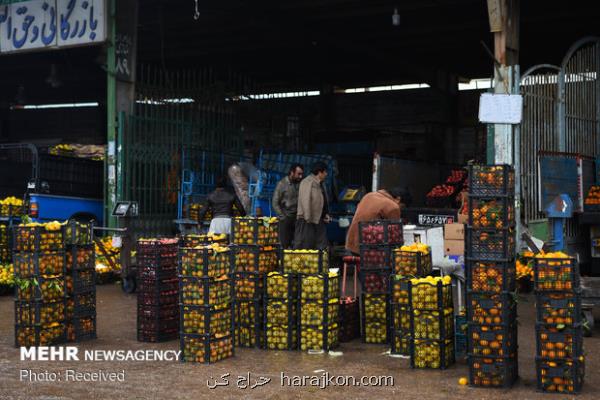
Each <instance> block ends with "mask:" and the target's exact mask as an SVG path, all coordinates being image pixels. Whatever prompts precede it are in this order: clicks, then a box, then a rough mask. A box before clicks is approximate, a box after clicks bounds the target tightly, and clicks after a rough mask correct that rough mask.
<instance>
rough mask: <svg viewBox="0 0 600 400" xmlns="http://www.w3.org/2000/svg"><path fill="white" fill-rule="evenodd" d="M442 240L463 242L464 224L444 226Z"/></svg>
mask: <svg viewBox="0 0 600 400" xmlns="http://www.w3.org/2000/svg"><path fill="white" fill-rule="evenodd" d="M444 239H450V240H465V225H464V224H446V225H444Z"/></svg>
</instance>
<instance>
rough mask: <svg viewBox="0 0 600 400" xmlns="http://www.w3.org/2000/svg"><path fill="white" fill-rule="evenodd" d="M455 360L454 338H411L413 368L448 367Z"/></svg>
mask: <svg viewBox="0 0 600 400" xmlns="http://www.w3.org/2000/svg"><path fill="white" fill-rule="evenodd" d="M454 362H455V354H454V338H451V339H446V340H423V339H411V340H410V367H411V368H418V369H446V368H448V367H449V366H451V365H452V364H454Z"/></svg>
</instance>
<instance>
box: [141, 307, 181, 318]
mask: <svg viewBox="0 0 600 400" xmlns="http://www.w3.org/2000/svg"><path fill="white" fill-rule="evenodd" d="M137 315H138V318H140V319H145V320H147V319H154V320H166V319H168V320H170V319H173V318H179V305H178V304H173V305H170V306H146V305H143V304H138V306H137Z"/></svg>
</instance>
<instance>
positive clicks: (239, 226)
mask: <svg viewBox="0 0 600 400" xmlns="http://www.w3.org/2000/svg"><path fill="white" fill-rule="evenodd" d="M231 242H232V243H234V244H257V245H262V246H266V245H276V244H279V220H278V219H277V218H269V217H261V218H254V217H236V218H233V219H232V220H231Z"/></svg>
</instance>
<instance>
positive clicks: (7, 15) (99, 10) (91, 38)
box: [0, 0, 106, 53]
mask: <svg viewBox="0 0 600 400" xmlns="http://www.w3.org/2000/svg"><path fill="white" fill-rule="evenodd" d="M105 7H106V1H105V0H30V1H20V2H12V3H10V4H2V2H0V53H9V52H15V51H21V50H33V49H46V48H56V47H65V46H74V45H82V44H91V43H100V42H103V41H104V40H105V39H106V20H105V15H106V8H105Z"/></svg>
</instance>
